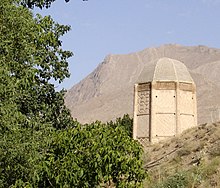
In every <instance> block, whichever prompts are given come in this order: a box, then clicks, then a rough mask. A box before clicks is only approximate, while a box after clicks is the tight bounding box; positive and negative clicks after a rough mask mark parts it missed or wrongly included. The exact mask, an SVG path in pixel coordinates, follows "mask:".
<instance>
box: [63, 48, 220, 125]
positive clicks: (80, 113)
mask: <svg viewBox="0 0 220 188" xmlns="http://www.w3.org/2000/svg"><path fill="white" fill-rule="evenodd" d="M161 57H169V58H172V59H177V60H179V61H181V62H183V63H184V64H185V65H186V66H187V67H188V69H189V70H190V73H191V75H192V77H193V79H194V81H195V83H196V85H197V103H198V122H199V124H201V123H205V122H212V121H213V122H214V121H217V120H219V118H220V117H219V116H220V82H219V81H220V76H218V75H219V71H220V49H215V48H209V47H206V46H192V47H189V46H181V45H172V44H169V45H163V46H160V47H157V48H147V49H144V50H143V51H140V52H136V53H130V54H125V55H108V56H107V57H106V58H105V59H104V61H103V62H102V63H101V64H100V65H99V66H98V67H97V68H96V69H95V70H94V71H93V72H92V73H91V74H89V75H88V76H87V77H86V78H84V79H83V80H82V81H80V82H79V83H78V84H76V85H74V86H73V87H72V88H71V89H70V90H69V91H68V92H67V94H66V96H65V103H66V106H67V107H68V108H69V109H70V110H71V114H72V116H73V117H74V118H77V119H78V120H79V121H80V122H82V123H86V122H92V121H95V120H102V121H109V120H113V119H115V118H116V117H121V116H122V115H123V114H126V113H128V114H129V115H131V116H132V114H133V86H134V84H135V82H136V80H137V79H138V77H139V75H140V73H141V71H142V69H143V67H144V66H145V65H148V64H150V63H151V62H152V61H154V60H156V59H158V58H161Z"/></svg>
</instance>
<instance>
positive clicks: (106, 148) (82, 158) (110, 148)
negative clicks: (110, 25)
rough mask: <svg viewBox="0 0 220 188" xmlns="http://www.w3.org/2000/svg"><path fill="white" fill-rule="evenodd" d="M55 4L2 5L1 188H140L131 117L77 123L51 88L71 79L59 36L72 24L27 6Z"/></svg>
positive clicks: (38, 0) (17, 0) (15, 0)
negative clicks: (68, 24)
mask: <svg viewBox="0 0 220 188" xmlns="http://www.w3.org/2000/svg"><path fill="white" fill-rule="evenodd" d="M53 1H54V0H45V1H43V0H33V1H29V0H28V1H26V0H1V3H0V187H2V188H5V187H26V188H27V187H42V188H43V187H100V186H105V187H108V186H115V187H140V186H141V185H142V181H143V179H144V178H145V171H144V170H143V167H142V160H141V155H142V148H141V146H140V144H139V143H137V142H136V141H134V140H132V139H131V137H130V132H131V125H132V120H131V119H130V118H129V117H128V116H124V117H123V118H120V119H118V120H117V121H116V122H115V123H114V122H110V123H108V124H102V123H101V122H95V123H92V124H89V125H81V124H80V123H79V122H76V121H74V120H73V119H72V118H71V116H70V112H69V110H68V109H66V107H65V105H64V94H65V91H63V90H62V91H56V90H55V86H54V84H52V81H53V83H54V82H57V83H61V82H62V81H63V80H64V79H65V78H67V77H68V76H69V72H68V58H69V57H71V56H72V53H71V52H69V51H66V50H63V49H62V48H61V47H62V45H61V44H62V41H61V40H60V37H61V36H63V35H64V34H65V33H66V32H68V31H69V30H70V27H69V26H65V25H60V24H58V23H56V22H55V21H54V20H53V19H52V18H51V17H50V16H46V17H42V16H40V15H37V16H34V15H33V14H32V12H31V10H30V9H29V8H34V7H35V6H38V7H40V8H43V7H49V6H50V3H52V2H53Z"/></svg>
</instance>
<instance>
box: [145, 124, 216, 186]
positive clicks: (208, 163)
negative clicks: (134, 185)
mask: <svg viewBox="0 0 220 188" xmlns="http://www.w3.org/2000/svg"><path fill="white" fill-rule="evenodd" d="M145 156H148V157H145V168H146V169H147V171H148V174H149V177H148V179H147V180H146V182H145V187H147V188H148V187H149V188H150V187H160V185H161V184H163V182H166V181H168V180H169V181H170V182H169V181H168V183H173V182H172V181H174V182H175V181H180V180H177V179H178V178H180V177H181V178H183V179H182V180H181V181H183V180H184V181H186V182H185V183H187V185H186V186H185V187H190V188H195V187H198V188H203V187H206V188H209V187H211V188H212V187H213V188H214V187H220V178H219V177H220V123H215V124H203V125H201V126H198V127H196V128H192V129H189V130H187V131H185V132H184V133H183V134H182V135H180V136H178V137H175V138H172V139H170V140H166V141H163V142H160V143H157V144H155V145H151V146H149V147H147V148H146V151H145ZM181 173H183V174H181ZM178 175H181V176H180V177H179V176H178ZM183 176H184V177H183ZM175 178H177V179H175ZM184 178H185V179H184ZM169 186H170V184H169ZM172 186H173V185H172Z"/></svg>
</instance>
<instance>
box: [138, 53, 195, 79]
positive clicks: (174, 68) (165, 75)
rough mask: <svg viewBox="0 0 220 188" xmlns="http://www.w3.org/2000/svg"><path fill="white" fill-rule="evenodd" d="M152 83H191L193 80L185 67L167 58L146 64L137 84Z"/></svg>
mask: <svg viewBox="0 0 220 188" xmlns="http://www.w3.org/2000/svg"><path fill="white" fill-rule="evenodd" d="M152 81H176V82H190V83H192V82H193V79H192V77H191V75H190V73H189V71H188V70H187V67H186V66H185V65H184V64H183V63H182V62H180V61H177V60H175V59H170V58H167V57H164V58H160V59H158V60H156V61H155V62H154V63H151V64H147V65H146V66H145V67H144V68H143V70H142V72H141V74H140V76H139V78H138V80H137V83H145V82H152Z"/></svg>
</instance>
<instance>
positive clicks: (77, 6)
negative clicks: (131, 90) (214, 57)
mask: <svg viewBox="0 0 220 188" xmlns="http://www.w3.org/2000/svg"><path fill="white" fill-rule="evenodd" d="M41 13H42V14H43V15H48V14H50V15H52V17H53V18H54V20H56V21H58V22H59V23H61V24H68V25H70V26H71V28H72V30H71V31H70V32H69V33H68V34H66V35H65V37H63V38H62V40H63V47H64V49H68V50H71V51H72V52H73V53H74V56H73V57H72V58H71V59H70V60H69V62H70V64H69V68H70V72H71V77H70V79H68V80H66V81H65V82H64V83H63V84H62V87H64V88H66V89H69V88H70V87H72V86H73V85H74V84H76V83H77V82H79V81H80V80H81V79H83V78H84V77H85V76H87V75H88V74H89V73H90V72H92V71H93V70H94V69H95V68H96V67H97V65H98V64H99V63H101V62H102V61H103V59H104V58H105V56H106V55H108V54H127V53H130V52H136V51H139V50H143V49H144V48H148V47H158V46H160V45H162V44H170V43H175V44H182V45H187V46H192V45H206V46H209V47H216V48H220V0H88V1H82V0H70V2H69V3H65V2H64V0H56V2H55V3H54V4H53V5H52V7H51V8H50V9H48V10H44V11H43V12H41Z"/></svg>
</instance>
